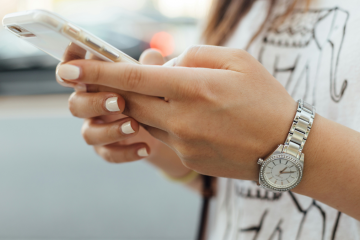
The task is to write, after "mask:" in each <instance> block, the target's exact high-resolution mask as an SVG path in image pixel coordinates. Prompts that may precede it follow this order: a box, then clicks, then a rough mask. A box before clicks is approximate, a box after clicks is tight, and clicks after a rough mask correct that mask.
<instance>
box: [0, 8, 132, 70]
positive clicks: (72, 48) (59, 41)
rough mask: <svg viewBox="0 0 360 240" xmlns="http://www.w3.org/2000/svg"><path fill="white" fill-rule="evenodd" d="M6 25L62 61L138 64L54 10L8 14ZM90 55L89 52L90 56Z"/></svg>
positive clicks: (8, 28)
mask: <svg viewBox="0 0 360 240" xmlns="http://www.w3.org/2000/svg"><path fill="white" fill-rule="evenodd" d="M2 23H3V26H4V27H5V28H6V29H7V30H9V31H10V32H11V33H13V34H14V35H16V36H18V37H20V38H22V39H23V40H25V41H27V42H29V43H30V44H32V45H34V46H36V47H37V48H39V49H41V50H43V51H44V52H46V53H48V54H49V55H51V56H53V57H54V58H56V59H58V60H59V61H61V62H64V61H68V60H71V59H85V58H89V57H90V56H89V53H91V54H93V55H95V56H96V57H97V58H100V59H102V60H104V61H111V62H127V63H135V64H139V62H138V61H136V60H135V59H133V58H131V57H130V56H128V55H126V54H125V53H123V52H122V51H120V50H118V49H116V48H115V47H113V46H111V45H110V44H108V43H106V42H105V41H103V40H101V39H99V38H98V37H96V36H94V35H92V34H91V33H89V32H87V31H85V30H83V29H81V28H80V27H77V26H76V25H74V24H71V23H69V22H68V21H66V20H64V19H63V18H61V17H60V16H58V15H57V14H55V13H52V12H48V11H45V10H30V11H23V12H17V13H11V14H7V15H6V16H5V17H4V19H3V22H2ZM91 54H90V55H91Z"/></svg>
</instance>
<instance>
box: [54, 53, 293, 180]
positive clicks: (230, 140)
mask: <svg viewBox="0 0 360 240" xmlns="http://www.w3.org/2000/svg"><path fill="white" fill-rule="evenodd" d="M170 64H171V65H172V66H175V67H166V65H165V66H140V65H139V66H138V65H133V64H125V63H108V62H101V61H94V60H86V61H84V60H75V61H71V62H68V63H67V64H65V65H62V66H61V67H60V68H62V69H59V75H60V76H61V77H62V78H64V79H66V80H69V81H74V82H76V83H86V84H88V91H90V92H98V91H108V90H109V89H112V91H113V92H114V89H116V92H117V93H119V94H121V95H122V96H123V97H124V99H125V101H126V109H125V111H124V114H126V115H128V116H131V117H133V118H134V119H136V120H137V121H139V122H141V123H143V124H145V128H146V129H147V130H148V131H149V132H150V134H151V135H153V136H154V137H155V138H157V139H159V140H161V141H162V142H164V143H165V144H167V145H168V146H170V147H171V148H172V149H173V150H175V152H176V153H177V154H178V156H179V157H180V158H181V159H182V161H183V163H184V164H185V165H186V166H187V167H189V168H191V169H194V170H195V171H197V172H199V173H202V174H207V175H212V176H219V177H228V178H237V179H246V180H257V178H258V165H257V164H256V161H257V159H258V158H259V157H265V156H267V155H269V154H271V152H272V151H273V150H275V148H276V147H277V145H279V144H282V143H283V142H284V141H285V138H286V136H287V133H288V131H289V129H290V126H291V124H292V121H293V118H294V115H295V111H296V108H297V103H296V102H295V101H294V100H293V99H292V98H291V96H290V95H289V94H288V93H287V91H286V90H285V88H284V87H283V86H282V85H281V84H280V83H279V82H278V81H277V80H276V79H275V78H274V77H273V76H272V75H271V74H270V73H269V72H268V71H267V70H266V69H265V68H264V67H263V66H262V65H261V64H260V63H259V62H258V61H257V60H256V59H254V58H253V57H252V56H251V55H249V54H248V53H246V52H245V51H242V50H238V49H231V48H224V47H212V46H195V47H191V48H189V49H188V50H187V51H186V52H184V53H183V54H182V55H180V56H179V57H178V58H177V59H175V60H173V61H171V63H170ZM170 64H167V65H170ZM66 65H72V66H71V67H69V66H67V67H66ZM63 66H65V67H63ZM164 99H165V100H164ZM73 104H77V103H76V102H73ZM79 104H80V103H79Z"/></svg>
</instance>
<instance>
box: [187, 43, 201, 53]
mask: <svg viewBox="0 0 360 240" xmlns="http://www.w3.org/2000/svg"><path fill="white" fill-rule="evenodd" d="M202 47H203V46H201V45H192V46H190V47H189V48H188V49H187V50H186V55H190V56H196V55H197V54H198V53H199V52H200V51H201V49H202Z"/></svg>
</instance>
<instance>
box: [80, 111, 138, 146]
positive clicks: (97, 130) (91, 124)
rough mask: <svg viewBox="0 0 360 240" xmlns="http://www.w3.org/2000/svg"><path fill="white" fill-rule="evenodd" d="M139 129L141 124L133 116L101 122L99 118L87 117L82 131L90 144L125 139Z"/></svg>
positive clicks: (108, 142) (102, 143) (104, 143)
mask: <svg viewBox="0 0 360 240" xmlns="http://www.w3.org/2000/svg"><path fill="white" fill-rule="evenodd" d="M138 131H139V124H138V123H137V122H136V121H135V120H134V119H131V118H124V119H121V120H118V121H116V122H112V123H99V122H98V121H97V119H86V120H85V122H84V124H83V127H82V129H81V133H82V135H83V138H84V140H85V142H86V143H87V144H89V145H106V144H110V143H114V142H119V141H122V140H125V139H127V138H129V137H132V136H134V135H135V134H136V133H137V132H138Z"/></svg>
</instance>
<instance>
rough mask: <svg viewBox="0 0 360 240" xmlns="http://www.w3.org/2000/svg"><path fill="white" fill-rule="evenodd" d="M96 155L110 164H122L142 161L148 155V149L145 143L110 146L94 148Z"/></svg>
mask: <svg viewBox="0 0 360 240" xmlns="http://www.w3.org/2000/svg"><path fill="white" fill-rule="evenodd" d="M94 148H95V151H96V152H97V154H99V155H100V156H101V157H102V158H103V159H105V160H106V161H108V162H110V163H124V162H132V161H136V160H140V159H143V158H145V157H147V156H149V154H150V148H149V147H148V146H147V145H146V144H145V143H134V144H131V145H118V144H112V145H107V146H96V147H94Z"/></svg>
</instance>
